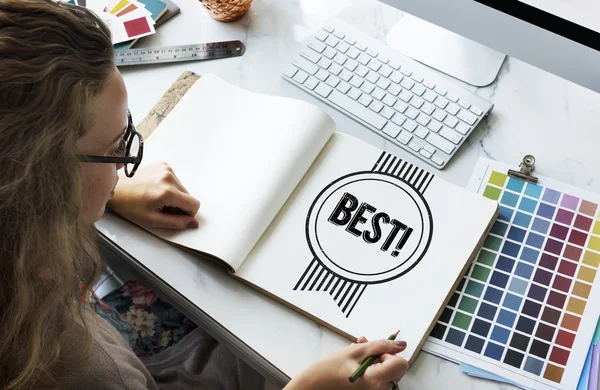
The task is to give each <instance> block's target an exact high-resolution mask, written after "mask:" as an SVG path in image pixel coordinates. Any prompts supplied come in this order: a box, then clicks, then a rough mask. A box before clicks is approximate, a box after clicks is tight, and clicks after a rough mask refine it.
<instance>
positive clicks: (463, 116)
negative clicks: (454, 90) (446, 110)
mask: <svg viewBox="0 0 600 390" xmlns="http://www.w3.org/2000/svg"><path fill="white" fill-rule="evenodd" d="M458 118H459V119H460V120H463V121H465V122H467V123H468V124H470V125H471V126H473V125H474V124H475V122H477V117H476V116H475V115H473V114H471V113H470V112H468V111H467V110H460V112H459V113H458Z"/></svg>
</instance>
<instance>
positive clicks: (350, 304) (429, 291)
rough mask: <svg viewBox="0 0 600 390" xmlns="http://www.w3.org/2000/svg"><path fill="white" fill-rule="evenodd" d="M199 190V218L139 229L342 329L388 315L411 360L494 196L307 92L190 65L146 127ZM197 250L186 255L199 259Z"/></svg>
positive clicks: (368, 325) (151, 158) (364, 330)
mask: <svg viewBox="0 0 600 390" xmlns="http://www.w3.org/2000/svg"><path fill="white" fill-rule="evenodd" d="M155 161H166V162H167V163H168V164H169V165H171V167H172V168H173V169H174V171H175V172H176V174H177V176H178V177H179V179H180V181H181V182H182V183H183V184H184V186H186V188H187V189H188V190H189V192H190V194H192V195H193V196H195V197H196V198H198V199H199V200H200V203H201V206H200V210H199V212H198V214H197V215H196V218H197V220H198V221H199V228H198V229H192V230H185V231H170V230H166V229H150V230H149V231H150V232H151V233H152V234H155V235H157V236H159V237H161V238H162V239H164V240H166V241H168V242H170V243H172V244H174V245H178V246H180V247H183V248H186V249H188V250H191V251H193V252H195V253H197V254H198V256H199V258H201V259H205V260H212V261H217V262H219V263H220V264H222V265H223V266H224V267H225V268H226V269H227V270H228V271H229V272H230V273H231V274H232V275H233V276H234V277H236V278H238V279H239V280H240V281H241V282H244V283H246V284H248V285H250V286H252V287H253V288H255V289H257V290H259V291H261V292H263V293H265V294H267V295H269V296H270V297H272V298H274V299H276V300H278V301H279V302H281V303H283V304H285V305H287V306H289V307H291V308H293V309H294V310H297V311H298V312H300V313H302V314H304V315H306V316H308V317H309V318H312V319H313V320H315V321H317V322H319V323H320V324H322V325H324V326H326V327H328V328H330V329H332V330H334V331H336V332H338V333H340V334H342V335H344V336H346V337H348V338H349V339H354V338H355V337H357V336H360V335H364V336H365V337H367V338H368V339H380V338H384V337H387V335H389V334H390V333H392V332H394V331H396V330H398V329H400V334H399V336H398V339H399V340H405V341H407V344H408V348H407V349H406V350H405V351H404V352H403V353H402V354H401V356H403V357H404V358H406V359H407V360H409V361H412V360H413V359H414V357H415V356H416V354H417V351H419V350H420V348H421V345H422V344H423V342H424V341H425V340H426V338H427V336H428V335H429V333H430V332H431V330H432V329H433V326H434V324H435V323H436V320H437V318H438V317H439V314H440V313H441V311H442V310H443V309H444V307H445V306H446V304H447V303H448V301H449V299H450V297H451V295H452V293H453V292H454V290H455V289H456V287H457V286H458V283H459V281H460V279H461V277H462V275H463V274H464V272H465V271H466V270H467V268H468V266H469V264H470V261H471V259H472V258H473V257H474V256H475V254H477V252H478V250H479V248H480V247H481V245H482V243H483V240H484V239H485V237H486V235H487V232H488V231H489V229H490V228H491V225H492V224H493V222H494V220H495V218H496V216H497V213H498V205H497V203H496V202H494V201H492V200H490V199H487V198H485V197H483V196H481V195H478V194H476V193H474V192H471V191H467V190H466V189H463V188H461V187H458V186H456V185H453V184H451V183H448V182H446V181H444V180H442V179H440V178H439V177H436V176H435V174H433V173H431V172H428V171H426V170H423V169H421V168H420V167H418V166H416V165H413V164H410V163H408V162H406V161H403V160H402V159H401V158H398V157H397V156H393V155H391V154H389V153H387V152H382V151H381V150H379V149H377V148H375V147H373V146H371V145H369V144H367V143H365V142H363V141H361V140H359V139H357V138H354V137H352V136H349V135H346V134H343V133H340V132H336V131H335V123H334V122H333V120H332V119H331V118H330V117H329V116H328V115H327V114H326V113H325V112H324V111H322V110H321V109H319V108H317V107H316V106H314V105H311V104H308V103H305V102H302V101H298V100H294V99H288V98H283V97H276V96H268V95H263V94H258V93H253V92H250V91H247V90H244V89H241V88H238V87H236V86H233V85H230V84H229V83H227V82H225V81H223V80H221V79H219V78H218V77H216V76H213V75H206V76H203V77H202V78H200V79H199V80H198V81H197V82H196V83H195V84H194V85H193V86H192V87H191V88H190V90H189V91H188V92H187V93H186V94H185V95H184V96H183V97H182V99H181V100H180V101H179V103H178V104H177V105H176V106H175V107H174V108H173V110H172V111H171V113H170V114H169V115H168V116H167V117H166V118H165V119H164V120H163V121H162V122H161V123H160V125H159V126H158V128H157V129H156V130H155V131H154V132H153V133H152V135H151V136H150V137H149V138H148V139H147V140H146V143H145V147H144V163H151V162H155ZM201 259H199V261H202V260H201Z"/></svg>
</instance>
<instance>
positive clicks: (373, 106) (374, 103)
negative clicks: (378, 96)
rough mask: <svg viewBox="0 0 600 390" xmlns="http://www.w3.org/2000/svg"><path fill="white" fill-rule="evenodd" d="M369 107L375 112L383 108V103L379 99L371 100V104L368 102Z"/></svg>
mask: <svg viewBox="0 0 600 390" xmlns="http://www.w3.org/2000/svg"><path fill="white" fill-rule="evenodd" d="M369 108H370V109H371V110H373V111H375V112H379V111H381V109H382V108H383V103H381V102H380V101H379V100H373V101H372V102H371V104H369Z"/></svg>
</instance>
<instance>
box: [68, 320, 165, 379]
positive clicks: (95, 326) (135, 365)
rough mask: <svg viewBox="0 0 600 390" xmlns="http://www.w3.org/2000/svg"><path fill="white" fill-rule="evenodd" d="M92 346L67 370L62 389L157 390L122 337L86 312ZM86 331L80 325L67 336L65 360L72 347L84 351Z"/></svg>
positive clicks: (146, 371) (106, 324)
mask: <svg viewBox="0 0 600 390" xmlns="http://www.w3.org/2000/svg"><path fill="white" fill-rule="evenodd" d="M85 316H86V320H87V324H88V327H89V328H90V331H91V334H92V337H93V343H92V345H91V349H90V352H89V354H88V357H87V359H86V360H85V361H84V362H81V363H80V364H78V365H76V366H74V367H72V368H70V369H68V370H67V372H66V373H65V375H63V376H62V378H61V380H60V382H61V388H64V389H66V390H68V389H82V388H90V389H99V390H105V389H106V390H109V389H110V390H113V389H119V390H121V389H127V390H133V389H135V390H137V389H158V387H157V386H156V383H155V382H154V380H153V379H152V376H151V375H150V373H149V372H148V370H147V369H146V367H145V366H144V364H143V363H142V362H141V360H140V359H138V357H137V356H135V354H134V353H133V351H132V350H131V348H130V347H129V344H128V343H127V342H126V341H125V339H123V337H122V336H121V335H120V334H119V333H118V332H117V331H116V330H115V329H114V328H113V327H112V326H111V325H110V324H109V323H107V322H106V321H105V320H104V319H102V318H100V317H99V316H97V315H95V314H93V313H91V312H86V314H85ZM84 344H85V329H84V327H83V325H82V324H81V322H77V325H76V326H74V327H73V332H71V333H70V334H69V335H68V336H67V340H66V343H65V344H64V345H65V349H64V353H65V355H66V356H65V358H67V359H68V355H69V353H70V351H74V348H83V347H84Z"/></svg>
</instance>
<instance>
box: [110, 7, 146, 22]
mask: <svg viewBox="0 0 600 390" xmlns="http://www.w3.org/2000/svg"><path fill="white" fill-rule="evenodd" d="M139 18H148V23H150V24H154V23H155V22H154V20H153V19H152V13H151V12H150V11H148V10H146V9H144V8H138V9H136V10H133V11H131V12H128V13H126V14H125V15H123V16H118V20H119V21H120V22H121V23H125V22H126V21H128V20H133V19H139Z"/></svg>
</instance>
